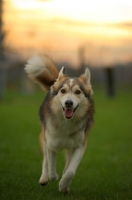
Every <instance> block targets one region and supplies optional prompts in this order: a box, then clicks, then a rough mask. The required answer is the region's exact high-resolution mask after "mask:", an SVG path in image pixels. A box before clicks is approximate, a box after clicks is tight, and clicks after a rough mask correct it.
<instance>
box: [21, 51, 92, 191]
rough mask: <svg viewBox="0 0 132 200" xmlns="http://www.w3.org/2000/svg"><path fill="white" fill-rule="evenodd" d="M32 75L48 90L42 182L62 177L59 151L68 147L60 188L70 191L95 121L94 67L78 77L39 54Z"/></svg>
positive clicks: (31, 65) (33, 60)
mask: <svg viewBox="0 0 132 200" xmlns="http://www.w3.org/2000/svg"><path fill="white" fill-rule="evenodd" d="M25 71H26V72H27V74H28V76H29V77H30V78H31V79H32V80H33V81H35V82H37V83H38V84H39V85H40V86H41V87H42V88H44V89H46V90H48V93H47V95H46V97H45V100H44V101H43V103H42V105H41V107H40V111H39V114H40V121H41V126H42V131H41V133H40V144H41V147H42V149H43V153H44V160H43V165H42V174H41V177H40V180H39V183H40V184H41V185H42V186H44V185H46V184H47V183H48V181H49V180H51V181H54V180H57V179H58V175H57V173H56V153H57V152H59V151H62V150H63V149H65V151H66V164H65V168H64V171H63V175H62V178H61V179H60V182H59V191H60V192H63V193H68V192H69V187H70V184H71V182H72V179H73V177H74V176H75V173H76V170H77V167H78V165H79V163H80V161H81V159H82V157H83V154H84V151H85V147H86V143H87V136H88V133H89V129H90V127H91V126H92V124H93V114H94V103H93V100H92V94H93V91H92V86H91V84H90V71H89V69H88V68H86V70H85V73H84V74H82V75H80V77H78V78H69V77H67V76H66V74H65V72H64V67H62V68H61V70H60V72H59V71H58V68H57V67H56V66H55V64H54V63H53V62H52V60H51V59H50V58H49V57H48V56H46V55H36V56H34V57H32V58H31V59H29V60H28V63H27V65H26V67H25Z"/></svg>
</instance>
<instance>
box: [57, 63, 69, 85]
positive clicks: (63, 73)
mask: <svg viewBox="0 0 132 200" xmlns="http://www.w3.org/2000/svg"><path fill="white" fill-rule="evenodd" d="M66 77H67V76H66V74H65V67H64V66H63V67H62V68H61V70H60V72H59V75H58V78H57V80H56V81H61V80H63V79H65V78H66Z"/></svg>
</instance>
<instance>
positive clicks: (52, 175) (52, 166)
mask: <svg viewBox="0 0 132 200" xmlns="http://www.w3.org/2000/svg"><path fill="white" fill-rule="evenodd" d="M47 155H48V174H49V179H50V180H51V181H55V180H58V175H57V173H56V153H55V152H54V151H52V150H50V149H47Z"/></svg>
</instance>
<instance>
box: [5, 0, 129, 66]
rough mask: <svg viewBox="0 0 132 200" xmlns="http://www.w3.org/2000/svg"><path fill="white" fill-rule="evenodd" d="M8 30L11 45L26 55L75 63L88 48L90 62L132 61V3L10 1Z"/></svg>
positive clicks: (99, 0)
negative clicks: (95, 59) (43, 55)
mask: <svg viewBox="0 0 132 200" xmlns="http://www.w3.org/2000/svg"><path fill="white" fill-rule="evenodd" d="M4 27H5V30H6V31H7V32H8V33H9V34H8V37H7V44H8V45H10V46H12V47H13V48H15V49H17V50H18V49H19V51H20V49H21V51H23V53H24V52H25V54H32V53H34V52H37V51H42V49H43V51H44V52H48V53H50V54H52V55H53V57H56V59H57V58H58V59H60V58H61V59H62V60H65V59H69V60H75V59H77V52H78V49H79V48H85V54H89V56H86V57H87V59H89V60H90V59H91V60H92V59H93V58H92V57H93V55H94V56H96V55H97V54H98V56H100V55H104V54H105V57H106V58H105V62H106V63H107V62H110V60H111V61H112V62H115V61H116V62H118V61H119V60H120V59H122V61H123V60H124V59H125V60H126V59H127V60H131V57H132V47H131V45H130V43H131V44H132V0H127V1H126V0H116V1H115V0H111V1H106V0H98V1H97V0H81V1H77V0H76V1H75V0H67V1H65V0H6V1H4ZM121 48H122V50H121ZM124 48H125V50H123V49H124ZM119 49H120V51H119ZM106 50H108V51H107V55H106V53H105V51H106ZM114 51H115V52H119V53H116V56H115V52H114ZM124 51H125V52H124ZM71 54H72V56H71ZM122 55H123V57H122Z"/></svg>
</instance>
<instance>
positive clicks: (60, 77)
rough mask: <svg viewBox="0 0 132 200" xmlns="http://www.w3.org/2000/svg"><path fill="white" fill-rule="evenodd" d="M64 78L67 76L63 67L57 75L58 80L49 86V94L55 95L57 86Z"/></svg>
mask: <svg viewBox="0 0 132 200" xmlns="http://www.w3.org/2000/svg"><path fill="white" fill-rule="evenodd" d="M65 78H67V75H66V74H65V67H62V68H61V70H60V72H59V74H58V78H57V79H56V81H55V83H54V85H52V86H51V92H52V93H54V94H57V92H58V88H59V84H60V82H61V81H63V80H64V79H65Z"/></svg>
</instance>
